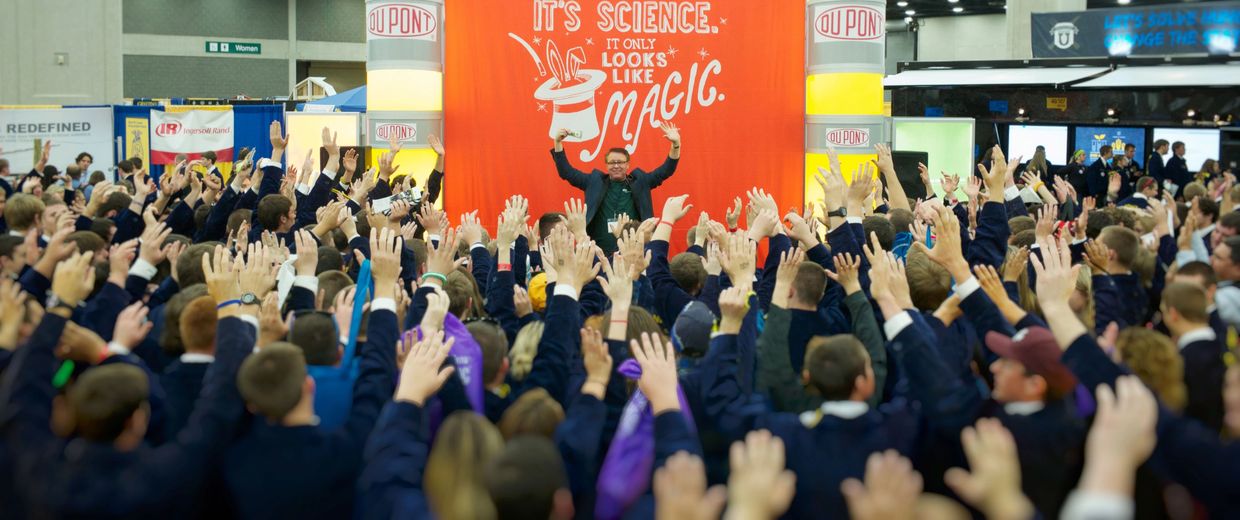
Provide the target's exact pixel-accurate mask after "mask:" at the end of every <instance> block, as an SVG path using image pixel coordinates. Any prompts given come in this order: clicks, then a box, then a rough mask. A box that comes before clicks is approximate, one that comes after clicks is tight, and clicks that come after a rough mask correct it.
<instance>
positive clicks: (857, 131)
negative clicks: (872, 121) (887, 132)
mask: <svg viewBox="0 0 1240 520" xmlns="http://www.w3.org/2000/svg"><path fill="white" fill-rule="evenodd" d="M827 142H828V143H830V144H833V145H836V146H867V145H869V144H870V131H869V130H868V129H865V128H831V129H828V130H827Z"/></svg>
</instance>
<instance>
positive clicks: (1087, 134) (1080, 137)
mask: <svg viewBox="0 0 1240 520" xmlns="http://www.w3.org/2000/svg"><path fill="white" fill-rule="evenodd" d="M1073 142H1074V143H1075V146H1073V149H1074V150H1085V162H1086V163H1087V164H1088V163H1092V162H1094V159H1097V158H1098V150H1099V149H1101V148H1102V147H1103V145H1108V144H1109V145H1111V150H1113V151H1114V153H1115V156H1116V157H1118V156H1120V155H1123V153H1124V146H1125V145H1128V144H1132V145H1134V146H1136V148H1137V149H1136V152H1135V154H1134V155H1133V157H1136V158H1137V162H1139V163H1141V164H1142V165H1144V164H1145V129H1144V128H1135V127H1118V126H1078V127H1076V138H1075V139H1074V140H1073Z"/></svg>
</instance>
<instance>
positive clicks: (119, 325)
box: [112, 302, 155, 350]
mask: <svg viewBox="0 0 1240 520" xmlns="http://www.w3.org/2000/svg"><path fill="white" fill-rule="evenodd" d="M149 312H150V309H148V308H147V307H146V306H145V305H143V304H142V302H135V303H134V304H133V305H130V306H128V307H125V310H123V311H121V313H120V315H119V316H117V317H116V327H115V329H114V330H113V332H112V341H114V342H116V343H120V344H121V345H124V346H125V348H127V349H130V350H133V348H134V347H137V346H138V343H141V342H142V340H143V339H146V335H147V334H149V333H150V332H151V328H152V327H154V326H155V322H152V321H148V320H147V319H146V316H147V313H149Z"/></svg>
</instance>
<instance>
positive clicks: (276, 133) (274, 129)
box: [267, 121, 288, 160]
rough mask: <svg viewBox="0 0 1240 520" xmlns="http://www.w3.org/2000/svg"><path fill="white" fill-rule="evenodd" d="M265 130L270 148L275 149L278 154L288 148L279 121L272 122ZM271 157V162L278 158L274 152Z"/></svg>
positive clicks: (286, 139) (286, 138)
mask: <svg viewBox="0 0 1240 520" xmlns="http://www.w3.org/2000/svg"><path fill="white" fill-rule="evenodd" d="M267 130H268V132H267V134H268V139H269V140H270V141H271V147H272V148H275V149H276V150H279V151H280V152H283V151H284V149H285V148H288V137H287V136H285V135H284V131H283V130H282V129H281V128H280V122H279V121H272V122H271V126H270V127H268V129H267ZM271 155H272V157H273V160H274V158H278V157H279V155H278V154H276V153H274V152H273V153H272V154H271Z"/></svg>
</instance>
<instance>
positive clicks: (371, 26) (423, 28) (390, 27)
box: [366, 4, 439, 40]
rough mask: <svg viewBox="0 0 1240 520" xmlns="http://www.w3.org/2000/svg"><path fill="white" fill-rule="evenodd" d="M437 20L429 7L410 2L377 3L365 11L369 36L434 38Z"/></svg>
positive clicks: (437, 24) (437, 26)
mask: <svg viewBox="0 0 1240 520" xmlns="http://www.w3.org/2000/svg"><path fill="white" fill-rule="evenodd" d="M438 28H439V21H438V20H437V19H436V18H435V13H434V12H433V11H431V10H430V9H427V8H425V7H422V6H419V5H411V4H379V5H376V6H374V7H372V8H370V12H368V13H366V32H368V33H369V35H370V38H412V39H418V40H434V39H435V31H436V30H437V29H438Z"/></svg>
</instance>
